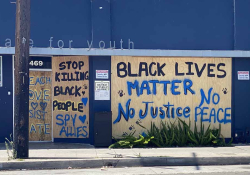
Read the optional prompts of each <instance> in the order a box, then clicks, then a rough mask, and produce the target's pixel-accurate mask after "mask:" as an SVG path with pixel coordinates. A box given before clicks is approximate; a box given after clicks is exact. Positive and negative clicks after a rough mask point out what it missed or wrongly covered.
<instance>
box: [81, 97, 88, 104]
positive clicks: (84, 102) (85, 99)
mask: <svg viewBox="0 0 250 175" xmlns="http://www.w3.org/2000/svg"><path fill="white" fill-rule="evenodd" d="M82 102H83V104H84V106H86V105H87V103H88V98H82Z"/></svg>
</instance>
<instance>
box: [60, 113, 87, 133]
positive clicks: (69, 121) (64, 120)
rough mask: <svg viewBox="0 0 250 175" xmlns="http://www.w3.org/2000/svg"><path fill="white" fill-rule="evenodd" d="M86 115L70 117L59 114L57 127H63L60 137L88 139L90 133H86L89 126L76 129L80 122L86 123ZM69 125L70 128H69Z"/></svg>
mask: <svg viewBox="0 0 250 175" xmlns="http://www.w3.org/2000/svg"><path fill="white" fill-rule="evenodd" d="M86 118H87V117H86V115H83V116H81V115H79V116H78V115H77V114H75V115H69V114H65V115H63V114H58V115H57V116H56V125H58V126H61V127H62V128H61V129H60V133H59V135H60V136H62V135H63V136H66V137H77V138H79V137H87V136H88V132H87V131H86V129H87V126H79V127H76V122H77V120H79V121H80V122H81V123H82V124H85V122H86ZM68 125H69V126H68Z"/></svg>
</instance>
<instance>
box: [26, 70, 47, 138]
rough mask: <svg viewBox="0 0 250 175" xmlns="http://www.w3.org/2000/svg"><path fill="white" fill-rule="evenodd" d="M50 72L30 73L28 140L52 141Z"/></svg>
mask: <svg viewBox="0 0 250 175" xmlns="http://www.w3.org/2000/svg"><path fill="white" fill-rule="evenodd" d="M51 81H52V79H51V72H45V71H30V83H29V140H30V141H51V140H52V136H51V135H52V108H51V105H52V96H51V95H52V94H51V93H52V91H51V84H52V83H51Z"/></svg>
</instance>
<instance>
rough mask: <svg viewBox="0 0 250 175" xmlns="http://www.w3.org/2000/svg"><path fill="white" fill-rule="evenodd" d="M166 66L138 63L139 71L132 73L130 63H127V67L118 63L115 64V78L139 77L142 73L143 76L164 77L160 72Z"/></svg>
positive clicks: (123, 63) (122, 63) (164, 64)
mask: <svg viewBox="0 0 250 175" xmlns="http://www.w3.org/2000/svg"><path fill="white" fill-rule="evenodd" d="M165 66H166V63H163V64H161V63H155V62H152V63H150V64H148V63H147V62H140V64H139V71H138V72H135V73H132V70H131V63H129V62H128V65H127V64H126V63H125V62H120V63H118V64H117V76H118V77H120V78H125V77H127V76H129V77H141V76H142V73H143V74H144V75H145V76H149V75H150V76H156V75H158V76H164V75H165V73H164V71H163V70H162V69H163V68H164V67H165Z"/></svg>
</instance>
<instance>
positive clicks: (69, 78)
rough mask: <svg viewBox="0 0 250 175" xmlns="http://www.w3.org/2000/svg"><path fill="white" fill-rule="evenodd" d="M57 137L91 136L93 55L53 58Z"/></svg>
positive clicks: (55, 132) (54, 110)
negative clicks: (90, 68) (90, 108)
mask: <svg viewBox="0 0 250 175" xmlns="http://www.w3.org/2000/svg"><path fill="white" fill-rule="evenodd" d="M52 72H53V75H52V77H53V134H54V138H88V137H89V58H88V56H64V57H53V58H52Z"/></svg>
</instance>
